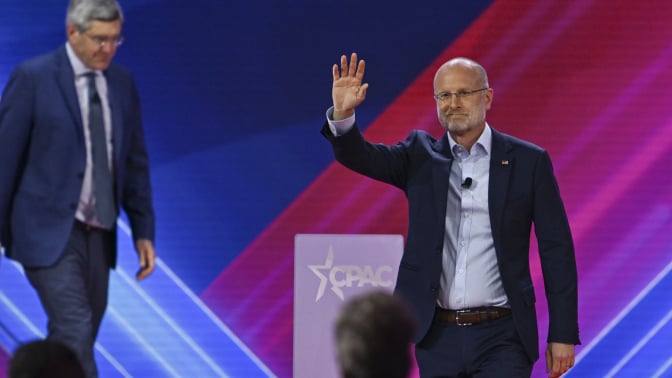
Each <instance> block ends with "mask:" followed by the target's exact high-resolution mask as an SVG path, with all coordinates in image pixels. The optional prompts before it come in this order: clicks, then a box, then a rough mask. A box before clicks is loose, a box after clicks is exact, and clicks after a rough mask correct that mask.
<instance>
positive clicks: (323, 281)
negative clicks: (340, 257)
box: [308, 245, 334, 302]
mask: <svg viewBox="0 0 672 378" xmlns="http://www.w3.org/2000/svg"><path fill="white" fill-rule="evenodd" d="M333 265H334V246H332V245H330V246H329V252H328V253H327V261H325V262H324V265H308V268H309V269H310V270H312V271H313V273H315V275H316V276H317V278H319V279H320V288H319V289H318V290H317V296H316V297H315V302H317V301H319V300H320V298H322V296H324V291H325V290H326V288H327V281H329V279H328V278H327V276H325V275H324V274H322V272H320V270H326V271H327V272H328V271H330V270H331V267H332V266H333Z"/></svg>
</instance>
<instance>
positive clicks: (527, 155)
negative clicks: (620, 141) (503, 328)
mask: <svg viewBox="0 0 672 378" xmlns="http://www.w3.org/2000/svg"><path fill="white" fill-rule="evenodd" d="M322 134H323V135H324V136H325V137H326V138H327V139H328V140H329V141H330V142H331V143H332V146H333V150H334V154H335V157H336V160H338V161H339V162H340V163H342V164H343V165H344V166H346V167H348V168H350V169H352V170H354V171H356V172H359V173H361V174H363V175H365V176H368V177H371V178H373V179H376V180H379V181H382V182H385V183H389V184H392V185H394V186H396V187H398V188H400V189H401V190H403V191H404V193H405V194H406V197H407V199H408V205H409V206H408V211H409V226H408V235H407V240H406V245H405V247H404V253H403V257H402V259H401V263H400V266H399V274H398V277H397V283H396V287H395V293H396V294H398V295H400V296H401V297H403V298H404V299H406V300H407V301H408V302H409V304H410V305H411V307H412V309H413V310H414V312H415V315H416V318H417V321H418V333H417V335H416V338H415V342H420V341H421V340H422V339H423V337H424V336H425V335H426V334H427V332H428V330H429V327H430V325H431V323H432V319H433V316H434V312H435V308H436V306H437V298H438V294H439V277H440V275H441V270H442V262H441V256H442V253H443V241H444V233H445V218H446V211H447V200H448V199H447V193H448V185H449V178H450V170H451V164H452V161H453V156H452V153H451V151H450V144H449V142H448V136H447V134H444V135H443V137H442V138H441V139H439V140H436V139H435V138H433V137H431V136H430V135H429V134H427V133H426V132H424V131H413V132H411V134H410V135H409V136H408V138H407V139H406V140H405V141H404V142H400V143H398V144H396V145H394V146H386V145H383V144H372V143H369V142H367V141H366V140H364V138H363V136H362V134H361V133H360V131H359V129H358V128H357V126H356V125H355V127H353V128H352V129H351V130H350V131H349V132H347V133H346V134H344V135H341V136H339V137H334V136H333V134H332V133H331V131H330V130H329V128H328V125H327V124H325V125H324V127H323V129H322ZM491 151H492V152H491V154H492V155H491V160H490V184H489V188H488V205H489V209H490V223H491V227H492V237H493V239H494V245H495V251H496V254H497V261H498V265H499V270H500V273H501V277H502V284H503V286H504V290H505V292H506V294H507V296H508V298H509V304H510V306H511V311H512V314H513V319H514V322H515V325H516V330H517V331H518V334H519V335H520V338H521V340H522V343H523V345H524V347H525V349H526V351H527V354H528V356H529V357H530V360H531V361H536V360H537V359H538V357H539V345H538V330H537V317H536V313H535V293H534V288H533V286H532V277H531V276H530V268H529V247H530V232H531V227H532V224H533V223H534V228H535V233H536V236H537V240H538V244H539V254H540V260H541V266H542V272H543V277H544V285H545V289H546V297H547V300H548V308H549V323H550V324H549V333H548V341H550V342H562V343H567V344H578V343H579V330H578V315H577V312H578V311H577V272H576V261H575V256H574V246H573V242H572V236H571V232H570V228H569V223H568V220H567V216H566V214H565V209H564V206H563V203H562V200H561V198H560V192H559V189H558V185H557V182H556V179H555V176H554V173H553V168H552V166H551V160H550V158H549V156H548V153H547V152H546V151H544V150H543V149H541V148H539V147H537V146H535V145H533V144H530V143H528V142H525V141H522V140H520V139H516V138H514V137H511V136H508V135H505V134H502V133H500V132H497V131H496V130H494V129H493V130H492V149H491ZM448 216H459V215H458V214H448Z"/></svg>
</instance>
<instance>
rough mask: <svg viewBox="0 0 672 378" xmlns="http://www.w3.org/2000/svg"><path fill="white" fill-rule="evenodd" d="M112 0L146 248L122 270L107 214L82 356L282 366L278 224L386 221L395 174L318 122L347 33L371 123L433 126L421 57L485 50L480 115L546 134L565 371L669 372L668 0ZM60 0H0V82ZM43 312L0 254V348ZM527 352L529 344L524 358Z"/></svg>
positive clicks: (542, 139)
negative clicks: (98, 323) (109, 270)
mask: <svg viewBox="0 0 672 378" xmlns="http://www.w3.org/2000/svg"><path fill="white" fill-rule="evenodd" d="M122 5H123V6H124V8H125V11H126V23H125V26H124V35H125V37H126V39H125V43H124V45H123V46H121V47H120V49H119V53H118V57H117V61H119V62H120V63H122V64H124V65H125V66H127V67H128V68H129V69H130V70H131V71H132V72H133V73H134V74H135V75H136V78H137V82H138V86H139V90H140V94H141V97H142V100H143V109H144V119H145V124H146V132H147V140H148V144H149V150H150V154H151V160H152V168H153V170H152V178H153V182H154V192H155V198H156V210H157V215H158V225H157V226H158V239H157V248H158V253H159V256H160V262H159V267H158V271H157V272H156V274H155V276H154V277H152V278H151V279H149V280H147V281H146V282H143V283H141V284H137V283H136V282H135V281H134V280H133V278H132V277H133V272H134V271H135V269H136V267H135V264H136V261H135V257H134V253H133V251H132V249H131V243H130V242H129V235H128V232H127V226H126V224H125V221H124V220H123V219H122V220H121V221H120V226H121V233H120V235H119V238H120V248H121V251H120V256H121V261H120V267H119V269H118V270H117V272H116V273H115V274H114V275H113V278H112V287H111V291H112V295H111V300H110V308H109V311H108V314H107V316H106V318H105V321H104V324H103V329H102V331H101V335H100V339H99V344H98V347H97V357H98V360H99V362H100V365H101V371H102V372H103V377H115V376H152V377H154V376H157V377H158V376H175V377H177V376H185V377H187V376H189V377H193V376H199V377H207V376H232V377H256V376H262V377H263V376H278V377H291V375H292V334H293V324H292V319H293V311H292V309H293V273H294V272H293V264H292V261H293V250H294V248H293V242H294V237H295V235H296V234H401V235H405V232H406V226H407V221H406V205H405V203H404V196H403V194H402V193H400V192H399V191H398V190H396V189H393V188H390V187H388V186H385V185H383V184H380V183H376V182H373V181H371V180H368V179H365V178H362V177H360V176H358V175H357V174H354V173H352V172H348V171H346V170H345V169H343V168H342V167H340V166H338V165H336V164H334V163H333V157H332V155H331V151H330V148H329V145H328V143H327V142H326V141H324V140H323V138H322V137H321V136H320V135H319V129H320V127H321V126H322V123H323V122H324V113H325V111H326V109H327V107H328V106H329V105H330V101H331V96H330V88H331V66H332V64H334V63H337V62H338V61H339V57H340V55H341V54H349V53H351V52H353V51H356V52H357V53H359V55H360V56H361V57H362V58H364V59H365V60H366V61H367V72H366V78H365V79H366V81H367V82H368V83H369V84H370V88H369V91H368V95H367V96H368V98H367V100H366V102H365V103H364V104H363V105H362V106H361V107H360V108H359V109H358V111H357V117H358V121H359V123H360V124H361V125H362V127H363V128H364V130H365V133H366V136H367V137H368V138H370V139H371V140H374V141H378V142H385V143H394V142H396V141H398V140H401V139H404V138H405V137H406V135H407V134H408V133H409V132H410V131H411V130H412V129H423V130H427V131H429V132H431V133H432V134H434V135H436V136H439V135H441V133H442V130H441V128H440V127H439V125H438V123H437V121H436V110H435V104H434V100H433V98H432V79H433V75H434V72H435V70H436V69H437V68H438V67H439V65H440V64H441V63H442V62H444V61H445V60H447V59H449V58H452V57H455V56H468V57H471V58H474V59H476V60H478V61H480V62H481V63H482V64H483V65H484V66H485V67H486V69H487V70H488V73H489V75H490V84H491V86H492V87H493V88H494V91H495V95H494V103H493V109H492V110H491V111H490V113H489V114H488V121H489V122H490V124H491V125H492V126H493V127H494V128H496V129H498V130H500V131H503V132H506V133H510V134H514V135H516V136H519V137H521V138H524V139H527V140H529V141H531V142H534V143H536V144H539V145H541V146H543V147H544V148H546V149H547V150H548V151H549V153H550V155H551V157H552V159H553V162H554V168H555V172H556V174H557V177H558V180H559V185H560V190H561V193H562V195H563V197H564V199H565V201H566V207H567V211H568V215H569V218H570V222H571V225H572V230H573V232H574V237H575V244H576V251H577V259H578V268H579V279H580V283H579V295H580V297H579V300H580V303H579V306H580V307H579V311H580V314H579V315H580V327H581V339H582V341H583V344H582V345H581V346H580V347H578V348H577V351H578V360H577V361H578V362H577V365H576V367H575V368H574V370H573V371H572V372H570V373H569V374H568V376H569V377H572V376H576V377H601V376H618V377H638V378H639V377H670V376H672V352H671V351H672V341H671V340H672V324H670V318H671V317H672V301H670V299H669V293H670V290H671V289H672V275H671V274H670V266H671V265H670V262H671V261H672V208H671V207H672V180H671V179H670V174H671V173H672V172H671V170H672V157H671V156H672V154H670V149H671V147H672V107H671V106H670V103H672V95H671V94H670V91H669V90H668V88H670V86H671V85H672V28H671V27H670V26H669V20H672V2H669V1H667V0H651V1H634V2H633V1H626V0H612V1H598V0H584V1H573V2H570V1H562V0H496V1H495V0H493V1H485V0H472V1H422V0H421V1H414V2H411V3H407V2H389V1H368V2H364V1H355V0H344V1H338V2H326V1H314V0H294V1H276V0H265V1H244V2H238V1H233V2H228V1H217V0H191V1H188V2H187V1H180V0H133V1H130V0H127V1H124V0H122ZM66 6H67V1H66V0H59V1H44V0H21V1H16V0H0V9H1V11H0V86H4V83H5V82H6V79H7V77H8V76H9V74H10V72H11V70H12V68H13V67H14V66H15V65H16V64H18V63H19V62H20V61H22V60H24V59H26V58H28V57H30V56H33V55H36V54H39V53H43V52H46V51H49V50H52V49H55V48H58V47H59V46H60V45H61V44H62V43H63V42H64V40H65V31H64V19H65V8H66ZM9 143H12V142H11V141H0V148H2V146H3V145H6V144H9ZM0 169H2V162H0ZM531 256H532V271H533V274H534V282H535V285H536V290H537V294H538V295H537V298H538V303H537V306H538V307H537V310H538V314H539V320H540V327H541V329H540V339H541V340H540V341H541V347H542V348H544V347H545V337H546V327H547V323H548V319H547V315H546V303H545V299H544V295H543V282H542V279H541V272H540V269H539V264H538V259H537V257H536V256H537V255H536V251H535V250H533V251H532V253H531ZM44 329H45V323H44V316H43V314H42V312H41V309H40V307H39V304H38V303H37V301H36V298H35V296H34V294H33V292H32V290H31V289H30V287H28V285H27V284H26V282H25V279H24V277H22V272H21V270H20V267H18V266H16V265H15V264H13V263H11V262H9V261H7V260H5V261H3V262H2V264H0V345H1V346H2V350H3V353H0V356H1V357H2V359H0V361H6V359H7V358H8V356H9V354H10V353H11V352H12V350H13V349H14V348H15V347H16V345H17V344H18V343H20V342H22V341H25V340H28V339H31V338H34V337H39V336H41V335H43V333H44ZM543 370H544V362H543V361H539V362H538V363H537V365H536V367H535V371H534V376H535V377H543V376H544V374H543Z"/></svg>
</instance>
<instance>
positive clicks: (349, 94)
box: [331, 53, 369, 119]
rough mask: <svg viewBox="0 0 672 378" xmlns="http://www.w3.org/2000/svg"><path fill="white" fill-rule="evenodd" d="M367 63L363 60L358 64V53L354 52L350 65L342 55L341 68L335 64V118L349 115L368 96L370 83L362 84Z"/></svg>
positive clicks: (333, 91)
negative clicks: (367, 91)
mask: <svg viewBox="0 0 672 378" xmlns="http://www.w3.org/2000/svg"><path fill="white" fill-rule="evenodd" d="M365 65H366V63H365V62H364V61H363V60H360V61H359V64H357V54H356V53H352V56H351V57H350V64H349V65H348V60H347V58H346V56H345V55H343V56H341V68H340V70H339V68H338V65H337V64H334V66H333V75H334V84H333V88H332V92H331V93H332V98H333V101H334V119H338V118H344V117H349V116H350V115H352V113H353V112H354V110H355V108H356V107H357V106H359V104H361V103H362V102H363V101H364V99H365V98H366V90H367V88H368V87H369V85H368V84H362V78H363V77H364V68H365Z"/></svg>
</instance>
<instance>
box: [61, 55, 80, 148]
mask: <svg viewBox="0 0 672 378" xmlns="http://www.w3.org/2000/svg"><path fill="white" fill-rule="evenodd" d="M55 60H56V73H55V74H56V82H57V83H58V86H59V88H60V90H61V92H62V93H63V99H64V101H65V106H66V108H67V109H68V112H70V115H71V116H72V118H73V119H74V120H75V122H74V123H73V125H75V127H76V128H77V130H76V132H77V137H78V138H79V141H80V142H81V143H82V145H84V124H83V122H82V111H81V109H80V108H79V99H78V98H77V89H76V88H75V73H74V72H73V71H72V66H71V65H70V61H69V60H68V54H67V53H66V50H65V47H63V48H62V49H60V50H58V51H57V52H56V55H55Z"/></svg>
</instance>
